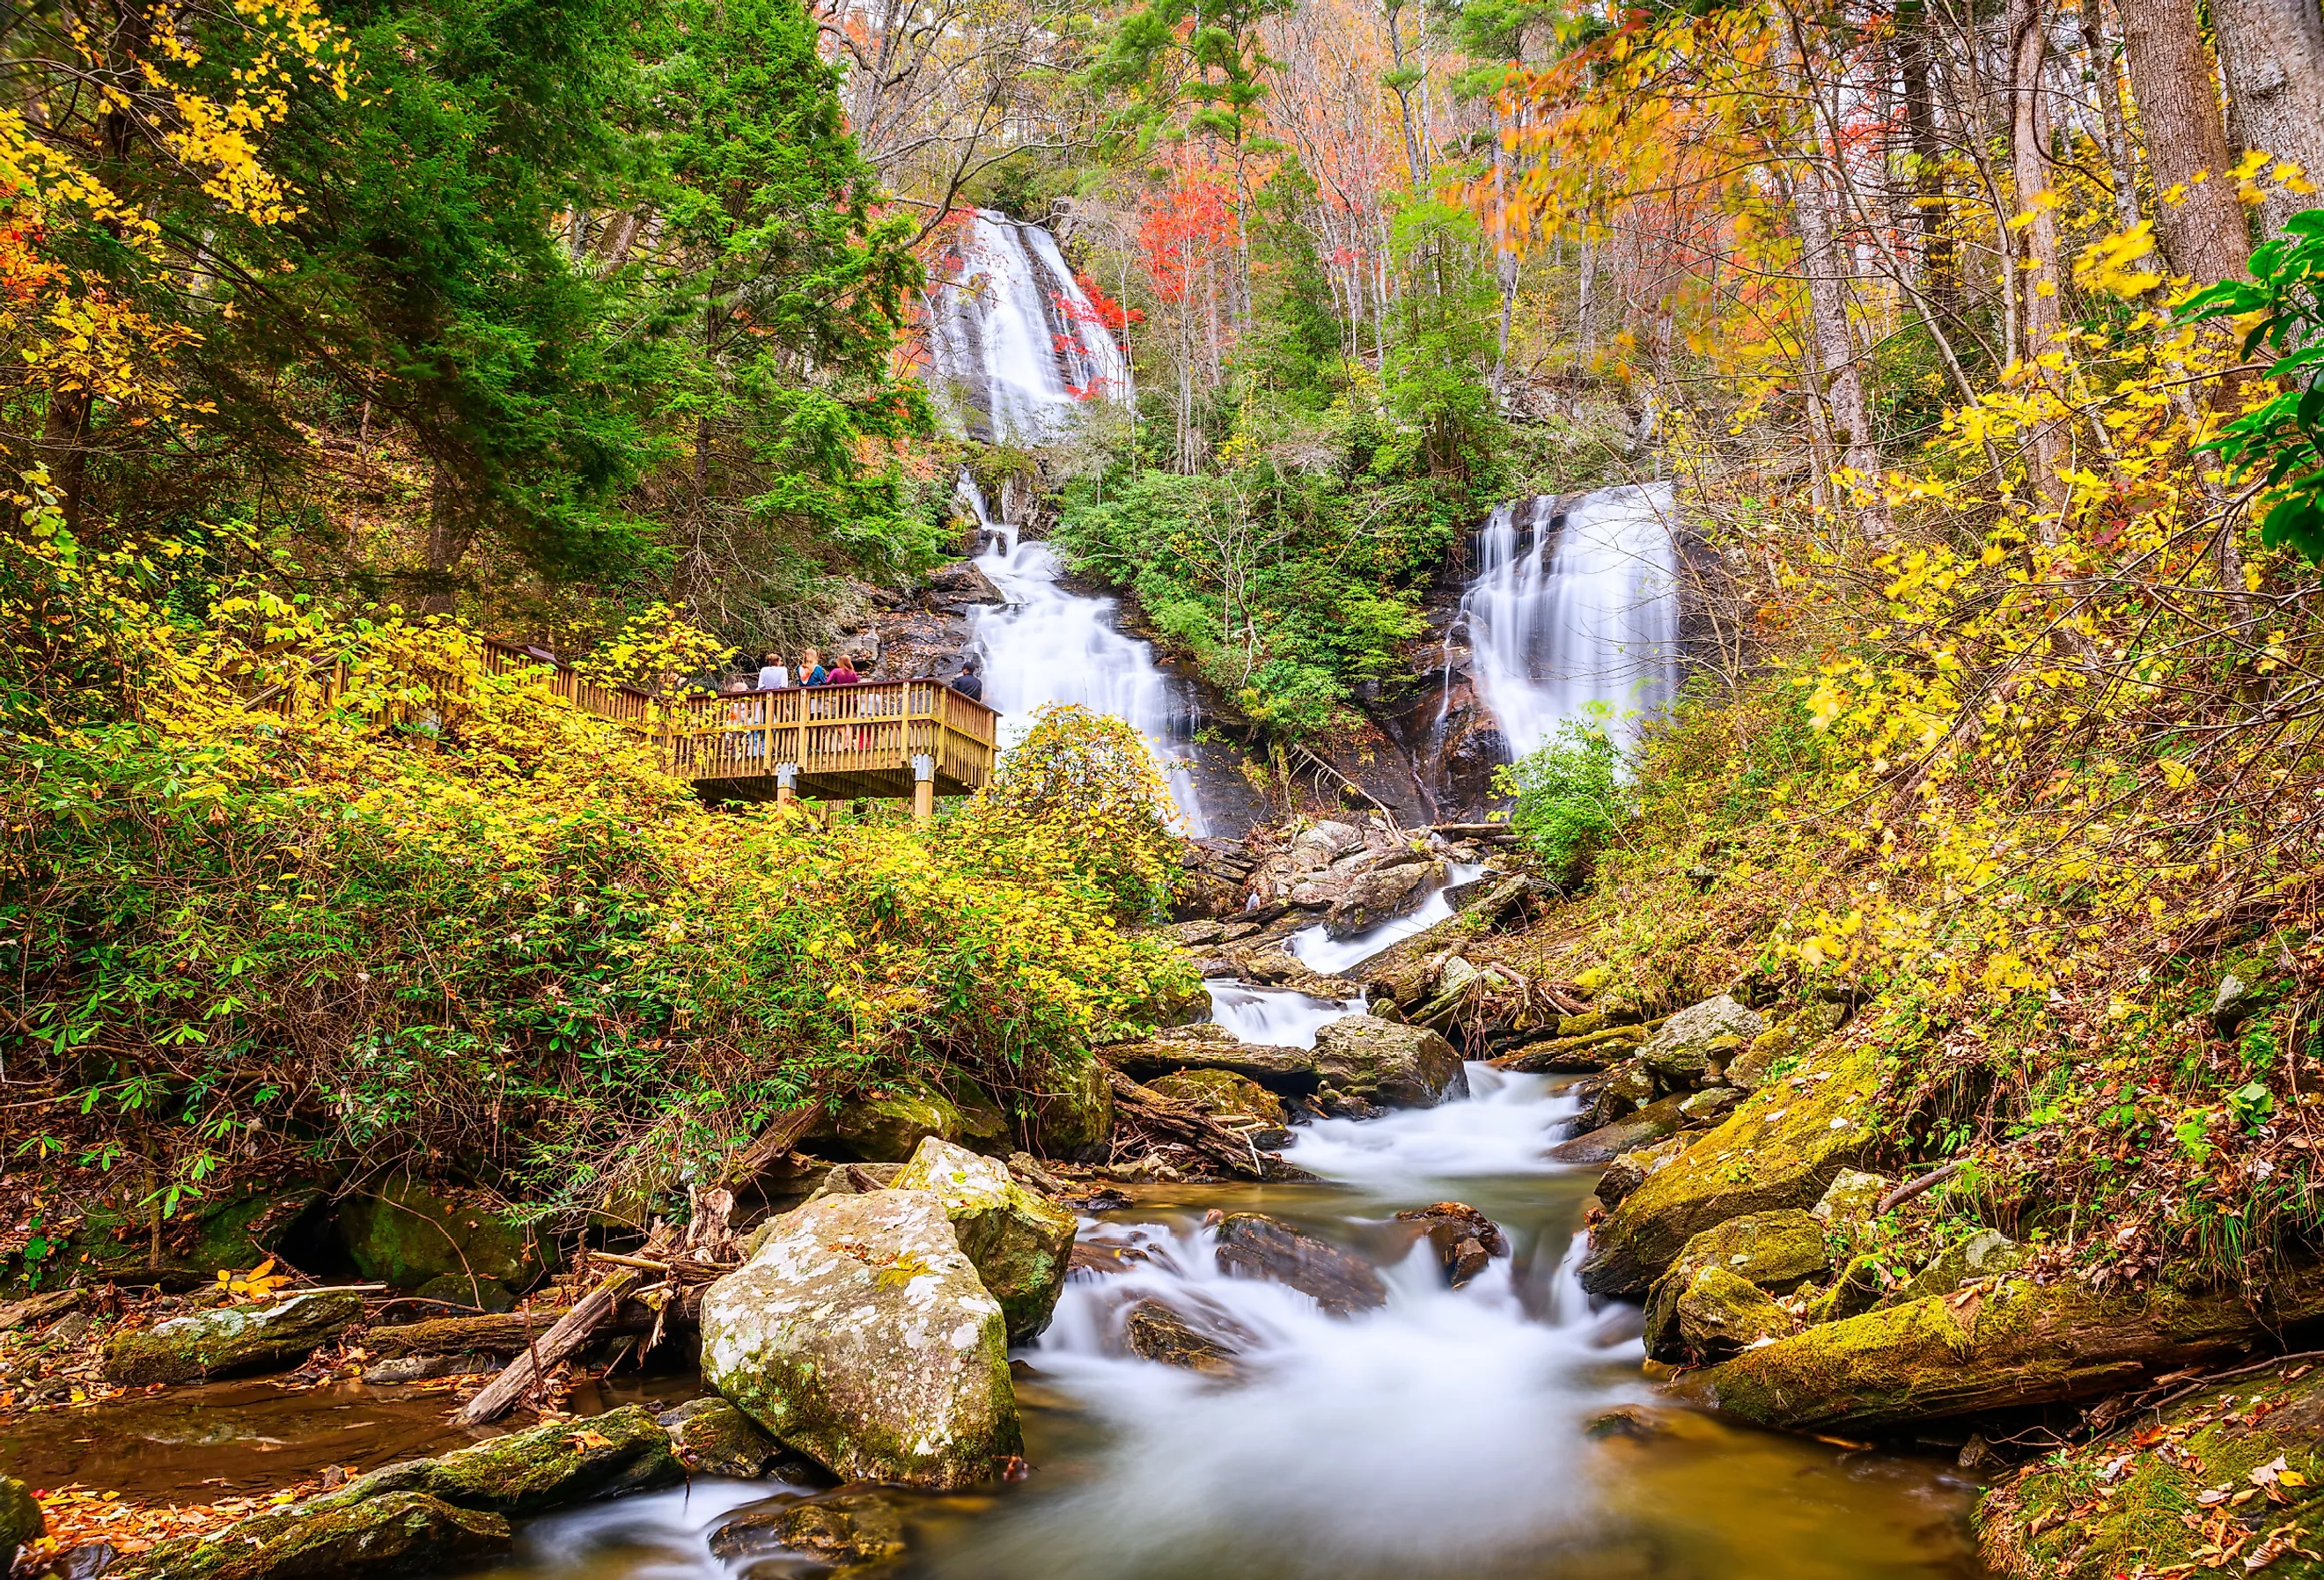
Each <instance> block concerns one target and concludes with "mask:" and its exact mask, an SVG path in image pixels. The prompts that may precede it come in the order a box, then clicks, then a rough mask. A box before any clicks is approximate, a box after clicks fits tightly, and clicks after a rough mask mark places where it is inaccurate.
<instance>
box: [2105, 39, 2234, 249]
mask: <svg viewBox="0 0 2324 1580" xmlns="http://www.w3.org/2000/svg"><path fill="white" fill-rule="evenodd" d="M2122 19H2123V57H2124V60H2126V62H2127V64H2128V65H2129V67H2130V91H2131V95H2132V97H2134V98H2135V99H2136V100H2137V101H2138V123H2139V126H2140V128H2141V130H2143V131H2144V133H2145V134H2146V152H2147V158H2148V160H2149V161H2150V162H2151V163H2152V164H2153V170H2154V187H2155V193H2156V197H2157V199H2158V200H2157V202H2156V204H2155V226H2154V228H2155V230H2156V233H2157V234H2158V235H2160V236H2161V237H2162V239H2163V256H2164V257H2165V258H2167V259H2169V260H2170V263H2171V266H2172V269H2174V270H2176V271H2177V272H2178V273H2181V274H2185V275H2189V276H2190V277H2192V279H2193V280H2194V282H2195V283H2196V284H2198V285H2216V284H2218V282H2220V281H2222V280H2230V279H2234V278H2236V277H2237V276H2239V275H2241V274H2242V273H2243V272H2244V262H2245V260H2246V258H2247V257H2248V256H2249V255H2250V253H2251V239H2250V233H2249V232H2248V230H2247V229H2246V226H2245V221H2244V213H2243V208H2242V206H2241V205H2240V204H2238V203H2237V202H2236V189H2235V183H2234V182H2233V181H2231V180H2228V179H2227V170H2228V168H2229V167H2230V166H2231V165H2232V164H2233V163H2234V160H2233V158H2232V157H2231V156H2230V155H2229V153H2228V152H2227V125H2226V123H2225V122H2224V121H2223V120H2222V119H2221V118H2220V115H2219V98H2218V94H2217V93H2216V92H2215V91H2214V90H2213V88H2212V85H2211V69H2210V61H2209V59H2208V58H2207V57H2206V55H2205V53H2204V51H2203V36H2202V33H2201V32H2200V30H2199V28H2198V26H2197V24H2196V20H2195V0H2134V3H2133V4H2130V5H2125V6H2124V7H2123V8H2122ZM2174 191H2176V192H2179V193H2181V199H2180V200H2179V201H2177V202H2173V201H2172V193H2173V192H2174Z"/></svg>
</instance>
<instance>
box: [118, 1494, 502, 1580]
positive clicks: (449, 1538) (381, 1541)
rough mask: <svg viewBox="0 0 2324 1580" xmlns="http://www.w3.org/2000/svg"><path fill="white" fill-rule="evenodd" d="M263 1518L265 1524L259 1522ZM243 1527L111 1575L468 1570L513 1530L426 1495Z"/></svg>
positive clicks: (199, 1577) (243, 1579)
mask: <svg viewBox="0 0 2324 1580" xmlns="http://www.w3.org/2000/svg"><path fill="white" fill-rule="evenodd" d="M262 1518H263V1517H262ZM256 1523H257V1521H253V1520H244V1521H241V1522H239V1523H237V1524H235V1525H231V1526H228V1527H227V1528H226V1529H225V1530H224V1531H222V1532H220V1533H218V1534H217V1536H215V1537H213V1538H210V1539H209V1540H208V1541H203V1542H192V1541H187V1542H164V1543H163V1544H161V1546H160V1547H157V1548H152V1549H151V1550H150V1551H148V1552H145V1553H143V1554H141V1555H138V1556H137V1557H132V1558H130V1559H128V1560H127V1561H126V1566H124V1567H122V1568H118V1569H108V1570H106V1575H108V1576H115V1577H118V1580H320V1577H322V1576H325V1575H328V1576H332V1577H333V1580H337V1577H339V1576H346V1577H347V1580H366V1577H370V1576H381V1577H384V1576H388V1575H427V1574H433V1573H439V1572H441V1571H444V1570H447V1569H453V1568H465V1567H467V1566H469V1565H471V1564H473V1563H475V1561H476V1560H479V1559H483V1558H487V1557H494V1556H496V1555H498V1554H501V1553H504V1552H506V1551H507V1550H508V1548H509V1545H510V1539H511V1537H510V1531H509V1523H508V1521H507V1520H504V1519H503V1518H502V1517H501V1516H500V1515H497V1514H493V1513H487V1512H485V1511H481V1510H475V1509H463V1508H460V1507H458V1506H457V1505H456V1504H451V1503H447V1502H445V1501H442V1500H440V1499H437V1498H431V1497H429V1496H428V1495H427V1494H426V1493H424V1492H392V1493H389V1494H387V1495H385V1496H383V1497H376V1498H372V1499H369V1500H367V1501H363V1502H360V1503H355V1504H353V1505H351V1506H338V1507H333V1508H330V1509H326V1510H320V1511H312V1512H308V1513H304V1514H301V1515H299V1516H296V1517H292V1518H281V1517H278V1518H276V1519H275V1520H272V1522H271V1524H270V1526H269V1528H268V1529H266V1530H265V1533H264V1534H263V1536H261V1535H259V1534H258V1533H257V1532H255V1531H254V1530H253V1529H251V1527H253V1526H254V1525H255V1524H256Z"/></svg>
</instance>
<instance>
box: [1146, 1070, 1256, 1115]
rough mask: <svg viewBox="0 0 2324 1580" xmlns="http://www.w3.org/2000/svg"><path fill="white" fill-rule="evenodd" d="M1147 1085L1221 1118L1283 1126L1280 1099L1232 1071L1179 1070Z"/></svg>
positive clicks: (1166, 1095) (1254, 1082)
mask: <svg viewBox="0 0 2324 1580" xmlns="http://www.w3.org/2000/svg"><path fill="white" fill-rule="evenodd" d="M1147 1085H1148V1086H1150V1087H1151V1088H1152V1089H1153V1090H1155V1091H1157V1092H1159V1093H1161V1094H1162V1095H1164V1096H1165V1097H1176V1098H1177V1099H1178V1100H1179V1101H1181V1102H1185V1103H1197V1104H1202V1105H1203V1107H1205V1108H1207V1109H1208V1110H1210V1112H1211V1113H1213V1114H1214V1115H1216V1116H1218V1117H1221V1118H1225V1119H1252V1120H1257V1121H1258V1122H1259V1123H1261V1124H1266V1125H1276V1126H1280V1125H1281V1124H1282V1123H1284V1116H1283V1103H1282V1101H1281V1099H1279V1098H1277V1096H1276V1095H1275V1094H1274V1093H1272V1092H1270V1091H1268V1089H1267V1088H1266V1087H1264V1086H1260V1085H1259V1083H1258V1082H1257V1081H1254V1080H1250V1079H1249V1078H1247V1077H1245V1076H1238V1075H1236V1074H1235V1073H1234V1072H1233V1071H1231V1070H1177V1071H1174V1072H1173V1073H1171V1074H1169V1075H1167V1076H1162V1077H1161V1078H1160V1079H1158V1080H1154V1081H1149V1082H1148V1083H1147Z"/></svg>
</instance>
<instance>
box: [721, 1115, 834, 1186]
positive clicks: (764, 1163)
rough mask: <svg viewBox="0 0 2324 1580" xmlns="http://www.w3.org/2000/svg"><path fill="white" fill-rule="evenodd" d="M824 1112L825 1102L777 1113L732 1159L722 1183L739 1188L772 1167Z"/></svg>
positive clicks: (795, 1144) (813, 1126)
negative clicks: (755, 1137)
mask: <svg viewBox="0 0 2324 1580" xmlns="http://www.w3.org/2000/svg"><path fill="white" fill-rule="evenodd" d="M821 1113H823V1106H822V1104H816V1103H802V1104H799V1106H798V1107H797V1108H786V1109H784V1110H783V1111H782V1112H781V1113H778V1114H776V1115H775V1117H774V1118H773V1120H772V1121H770V1123H768V1125H767V1128H766V1129H764V1130H762V1131H761V1132H759V1134H758V1138H757V1139H756V1140H755V1141H752V1143H751V1144H750V1145H749V1146H747V1147H744V1148H743V1149H742V1150H741V1151H739V1152H737V1153H735V1154H734V1156H733V1159H732V1160H729V1162H728V1163H727V1165H726V1172H725V1174H724V1177H723V1178H722V1179H721V1181H720V1183H721V1184H723V1185H724V1186H725V1187H726V1188H727V1189H729V1190H739V1189H741V1188H742V1187H743V1186H746V1185H748V1184H750V1183H751V1181H752V1180H754V1179H756V1178H758V1177H759V1176H760V1175H761V1174H764V1173H765V1172H766V1171H767V1170H768V1169H772V1168H773V1167H774V1166H775V1165H776V1164H778V1163H779V1162H781V1161H782V1160H783V1158H784V1156H785V1155H786V1154H787V1153H788V1152H789V1151H790V1150H791V1149H792V1148H793V1147H795V1146H797V1145H798V1139H799V1137H801V1136H803V1135H805V1134H807V1132H808V1131H810V1130H812V1129H814V1128H815V1122H816V1116H817V1115H819V1114H821Z"/></svg>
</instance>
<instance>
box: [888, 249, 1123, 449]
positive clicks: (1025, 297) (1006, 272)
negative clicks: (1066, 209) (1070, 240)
mask: <svg viewBox="0 0 2324 1580" xmlns="http://www.w3.org/2000/svg"><path fill="white" fill-rule="evenodd" d="M936 273H937V276H938V283H937V284H936V286H935V287H934V288H933V289H932V290H931V291H929V292H928V300H927V308H928V353H929V361H930V363H931V364H932V376H931V377H930V378H929V380H928V387H929V390H930V392H931V393H933V394H934V395H935V397H936V404H937V407H938V409H939V410H940V411H943V412H944V413H945V415H946V416H947V418H948V419H949V420H950V422H951V424H952V426H953V427H954V429H955V430H957V431H959V432H962V433H964V434H965V435H966V436H967V437H969V438H971V439H982V440H985V441H986V442H988V443H990V442H994V441H999V442H1003V443H1015V444H1037V443H1039V442H1040V441H1042V440H1043V439H1055V438H1057V437H1060V436H1061V435H1062V434H1063V433H1064V432H1065V430H1067V429H1068V428H1069V427H1071V425H1072V423H1073V420H1074V415H1075V413H1076V412H1077V411H1080V410H1081V409H1082V408H1083V407H1084V405H1085V404H1086V403H1087V402H1092V401H1097V400H1114V401H1124V400H1128V399H1129V398H1130V393H1131V392H1130V366H1129V363H1128V361H1127V360H1126V359H1125V358H1124V357H1123V356H1122V354H1121V347H1120V346H1118V345H1116V344H1115V343H1114V338H1113V336H1112V335H1111V333H1110V332H1109V331H1108V329H1107V328H1106V326H1105V320H1104V319H1103V317H1102V315H1101V314H1100V312H1099V311H1098V309H1097V307H1096V304H1095V303H1093V301H1092V300H1090V296H1089V293H1088V292H1087V291H1084V289H1083V288H1082V285H1081V282H1079V281H1077V280H1076V279H1074V272H1073V270H1072V269H1071V268H1069V267H1067V266H1066V263H1065V258H1064V256H1063V254H1060V253H1059V252H1058V251H1057V241H1056V237H1055V236H1051V235H1050V234H1049V233H1048V232H1047V231H1046V230H1044V229H1042V228H1041V227H1040V226H1037V225H1019V224H1018V223H1017V222H1016V221H1015V220H1012V219H1010V217H1008V216H1007V215H1005V214H998V213H995V212H993V211H992V210H991V209H989V208H980V209H978V210H977V211H976V213H975V215H974V217H972V218H971V219H969V220H968V221H966V222H965V223H964V225H963V226H961V229H960V232H959V235H958V237H957V239H956V241H955V243H954V246H953V247H952V249H951V250H950V252H948V253H947V254H945V257H944V258H943V259H942V260H940V262H939V264H938V267H937V270H936Z"/></svg>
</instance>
